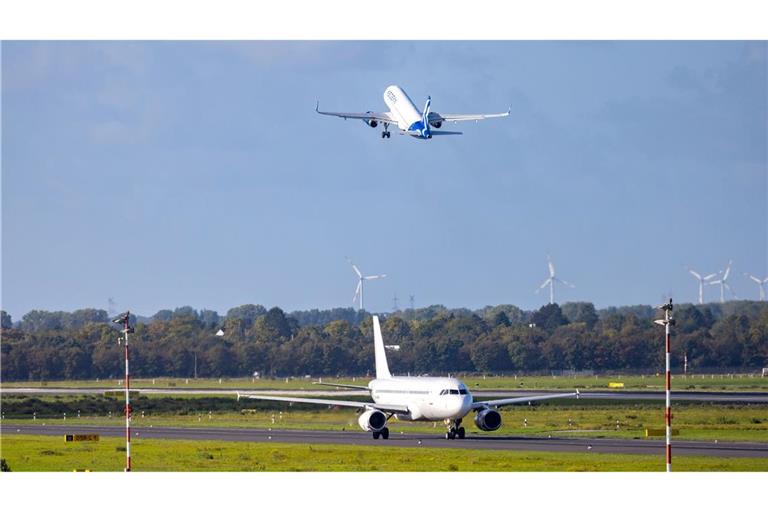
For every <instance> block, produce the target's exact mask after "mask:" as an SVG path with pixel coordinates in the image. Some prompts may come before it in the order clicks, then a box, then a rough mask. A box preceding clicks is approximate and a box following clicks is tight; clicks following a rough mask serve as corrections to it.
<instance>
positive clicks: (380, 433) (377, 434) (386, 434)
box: [373, 427, 389, 439]
mask: <svg viewBox="0 0 768 512" xmlns="http://www.w3.org/2000/svg"><path fill="white" fill-rule="evenodd" d="M379 437H381V438H382V439H389V429H388V428H387V427H384V428H383V429H381V430H380V431H378V432H375V431H374V433H373V438H374V439H378V438H379Z"/></svg>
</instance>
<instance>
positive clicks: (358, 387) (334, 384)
mask: <svg viewBox="0 0 768 512" xmlns="http://www.w3.org/2000/svg"><path fill="white" fill-rule="evenodd" d="M312 384H314V385H315V386H333V387H335V388H347V389H364V390H365V391H369V389H368V386H355V385H353V384H337V383H335V382H313V383H312Z"/></svg>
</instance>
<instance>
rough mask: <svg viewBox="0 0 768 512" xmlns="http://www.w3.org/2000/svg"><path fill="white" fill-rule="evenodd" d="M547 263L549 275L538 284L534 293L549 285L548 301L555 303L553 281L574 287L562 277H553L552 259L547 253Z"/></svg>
mask: <svg viewBox="0 0 768 512" xmlns="http://www.w3.org/2000/svg"><path fill="white" fill-rule="evenodd" d="M547 264H548V265H549V277H548V278H547V280H546V281H544V282H543V283H542V284H541V286H539V287H538V288H537V289H536V291H535V292H534V293H539V292H540V291H541V290H543V289H544V288H546V287H547V286H549V303H550V304H554V303H555V282H558V283H560V284H564V285H565V286H570V287H571V288H575V286H574V285H572V284H571V283H569V282H567V281H563V280H562V279H560V278H558V277H555V266H554V265H553V264H552V260H551V259H550V257H549V255H547Z"/></svg>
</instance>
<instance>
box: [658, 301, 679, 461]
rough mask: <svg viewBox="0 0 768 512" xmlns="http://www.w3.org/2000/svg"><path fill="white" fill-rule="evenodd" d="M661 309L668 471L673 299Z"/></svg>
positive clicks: (660, 322)
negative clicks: (664, 364)
mask: <svg viewBox="0 0 768 512" xmlns="http://www.w3.org/2000/svg"><path fill="white" fill-rule="evenodd" d="M659 309H661V310H663V311H664V319H663V320H654V323H656V324H659V325H663V326H664V333H665V336H664V342H665V348H666V357H665V359H666V368H667V369H666V374H665V376H664V389H665V391H666V408H665V409H664V420H665V421H666V424H667V436H666V437H667V447H666V448H667V449H666V453H667V456H666V458H667V473H670V472H671V471H672V400H671V393H672V389H671V384H672V376H671V375H672V374H671V372H670V337H671V335H670V331H669V328H670V326H672V325H675V320H674V319H673V318H672V299H669V303H668V304H663V305H661V306H659Z"/></svg>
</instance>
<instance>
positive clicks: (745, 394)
mask: <svg viewBox="0 0 768 512" xmlns="http://www.w3.org/2000/svg"><path fill="white" fill-rule="evenodd" d="M107 391H113V392H114V391H117V392H122V391H124V389H122V388H0V394H7V395H103V394H104V393H105V392H107ZM132 391H136V392H138V393H140V394H142V395H217V396H227V395H228V396H235V395H237V393H241V394H248V393H258V394H260V395H282V396H326V397H332V396H360V397H369V396H370V394H369V393H368V392H367V391H355V390H341V391H339V390H334V389H301V390H296V389H290V390H288V389H280V390H262V389H210V388H206V389H189V388H187V389H175V388H136V389H132ZM568 391H569V390H564V389H552V390H545V389H536V390H525V391H513V390H503V389H494V390H483V391H474V392H472V396H473V397H476V398H490V397H524V396H535V395H541V394H546V393H564V392H568ZM581 398H582V399H584V400H661V401H663V400H664V392H663V391H620V390H617V391H602V392H601V391H582V392H581ZM672 400H674V401H686V402H732V403H745V404H768V393H765V392H751V391H738V392H733V391H722V392H721V391H675V390H674V389H673V390H672Z"/></svg>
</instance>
